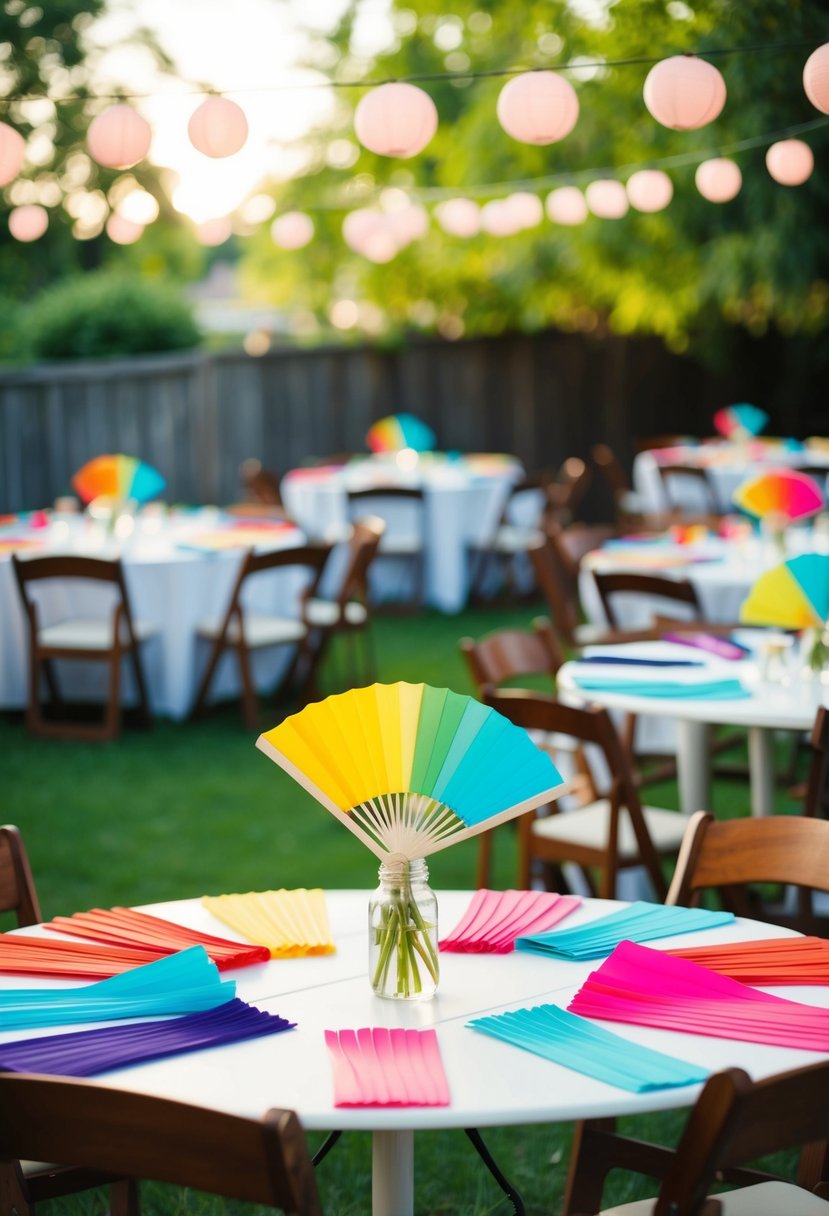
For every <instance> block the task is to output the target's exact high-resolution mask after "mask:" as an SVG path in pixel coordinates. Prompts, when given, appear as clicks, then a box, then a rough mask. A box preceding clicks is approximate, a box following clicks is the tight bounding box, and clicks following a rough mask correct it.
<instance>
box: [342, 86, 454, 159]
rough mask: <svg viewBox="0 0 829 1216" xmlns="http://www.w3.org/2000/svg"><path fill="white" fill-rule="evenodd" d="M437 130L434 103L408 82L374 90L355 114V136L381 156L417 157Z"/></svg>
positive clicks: (365, 146)
mask: <svg viewBox="0 0 829 1216" xmlns="http://www.w3.org/2000/svg"><path fill="white" fill-rule="evenodd" d="M437 129H438V112H437V109H436V107H435V103H434V102H433V101H432V99H431V97H430V96H429V94H428V93H425V92H424V91H423V89H419V88H418V87H417V85H414V84H407V83H406V82H405V81H397V82H392V83H390V84H381V85H379V86H378V87H377V88H376V89H372V90H371V92H370V93H366V94H365V96H364V97H361V98H360V101H359V103H358V105H357V109H356V110H355V112H354V134H355V135H356V136H357V138H358V139H359V141H360V143H361V144H362V145H363V147H364V148H368V150H369V151H370V152H376V153H377V155H378V156H397V157H400V158H405V157H408V156H417V154H418V152H422V151H423V149H424V148H425V147H426V145H427V144H428V143H430V141H431V140H432V138H433V136H434V134H435V132H436V131H437Z"/></svg>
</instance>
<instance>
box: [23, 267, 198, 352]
mask: <svg viewBox="0 0 829 1216" xmlns="http://www.w3.org/2000/svg"><path fill="white" fill-rule="evenodd" d="M26 319H27V331H28V338H29V342H28V345H29V352H30V353H31V355H32V356H33V357H34V358H37V359H95V358H101V357H104V356H107V355H136V354H148V353H151V352H156V351H167V350H182V349H186V348H187V347H191V346H197V345H198V344H199V342H200V341H201V334H200V332H199V328H198V326H197V325H196V322H195V320H194V318H193V313H192V310H191V308H190V306H189V304H188V303H187V301H186V300H185V299H184V297H183V296H182V294H181V293H180V292H179V291H177V290H176V289H174V288H172V287H168V286H165V285H162V284H159V283H150V282H147V281H145V280H143V279H137V278H132V277H127V276H125V275H123V274H113V273H112V272H111V271H100V272H95V273H93V274H89V275H85V276H84V277H83V278H80V279H69V280H66V281H65V282H62V283H58V284H56V285H55V286H54V287H50V288H48V289H47V290H46V291H44V292H42V293H41V295H40V296H38V297H37V299H35V301H34V302H33V303H32V304H31V305H30V307H29V310H28V315H27V318H26Z"/></svg>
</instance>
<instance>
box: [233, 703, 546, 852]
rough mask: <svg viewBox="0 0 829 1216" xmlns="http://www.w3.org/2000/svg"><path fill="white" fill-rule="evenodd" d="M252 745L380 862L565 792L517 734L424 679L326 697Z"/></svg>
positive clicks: (431, 847)
mask: <svg viewBox="0 0 829 1216" xmlns="http://www.w3.org/2000/svg"><path fill="white" fill-rule="evenodd" d="M256 745H257V747H258V748H260V750H261V751H263V752H264V753H265V755H267V756H269V757H270V758H271V759H272V760H273V761H275V762H276V763H277V764H278V765H280V767H282V768H284V769H285V770H286V772H288V773H290V775H291V776H292V777H293V778H294V779H295V780H296V781H297V782H299V784H300V785H302V786H303V787H304V788H305V789H306V790H308V791H309V793H311V794H312V795H313V796H314V797H315V798H316V799H317V801H318V802H320V803H322V805H323V806H324V807H326V809H327V810H329V811H330V812H331V814H332V815H334V816H335V817H336V818H337V819H339V820H340V822H341V823H343V824H344V825H345V826H346V827H347V828H348V829H349V831H350V832H353V833H354V835H355V836H357V837H358V839H360V840H361V841H362V842H363V843H364V844H365V845H367V847H368V848H369V849H371V851H372V852H373V853H374V854H376V856H378V857H379V858H381V859H383V858H385V857H387V856H388V855H389V854H396V855H397V856H402V857H405V858H409V859H412V858H415V857H427V856H429V855H430V854H431V853H435V852H437V851H438V850H439V849H442V848H445V847H446V846H447V845H450V844H454V843H456V842H457V841H460V840H466V839H468V838H469V837H471V836H475V835H477V834H478V833H479V832H483V831H486V830H487V829H489V828H492V827H495V826H496V825H497V824H499V823H504V822H505V821H506V820H508V819H512V818H514V817H515V816H516V815H521V814H523V812H524V811H530V810H533V809H535V808H536V807H538V806H542V805H543V804H545V803H548V802H550V801H551V800H552V799H554V798H557V797H558V796H559V795H560V794H562V793H563V792H564V789H565V787H564V783H563V781H562V778H561V775H560V773H559V772H558V770H557V769H556V767H555V765H554V764H553V762H552V760H551V759H550V757H549V755H547V754H546V753H545V752H542V751H540V750H539V749H538V748H537V747H536V746H535V744H534V743H533V742H532V740H531V739H530V737H529V735H528V734H527V732H526V731H525V730H523V729H522V728H521V727H518V726H515V725H514V724H513V723H512V722H510V721H508V719H506V718H505V717H504V716H503V715H502V714H500V713H498V712H497V711H496V710H494V709H491V708H489V707H488V706H486V705H483V704H481V702H480V701H476V700H475V699H474V698H473V697H467V696H463V695H462V694H460V693H456V692H452V691H451V690H450V689H447V688H432V687H431V686H430V685H428V684H407V683H402V682H401V683H398V684H372V685H371V686H370V687H368V688H354V689H351V691H350V692H345V693H340V694H339V695H337V696H332V697H328V698H327V699H326V700H324V701H319V702H317V703H315V704H313V705H307V706H306V707H305V709H303V710H301V711H300V712H299V713H298V714H294V715H293V716H292V717H289V718H286V719H285V721H284V722H282V723H280V725H279V726H276V727H274V728H273V730H269V731H266V732H265V734H263V735H260V737H259V739H258V740H257V744H256Z"/></svg>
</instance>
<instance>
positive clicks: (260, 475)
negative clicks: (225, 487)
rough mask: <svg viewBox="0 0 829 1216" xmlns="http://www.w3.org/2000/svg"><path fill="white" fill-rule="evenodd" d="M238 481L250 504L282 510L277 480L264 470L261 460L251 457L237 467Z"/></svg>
mask: <svg viewBox="0 0 829 1216" xmlns="http://www.w3.org/2000/svg"><path fill="white" fill-rule="evenodd" d="M239 480H240V481H241V483H242V488H243V490H244V492H245V497H246V498H247V499H249V500H250V502H252V503H257V504H259V505H260V506H265V507H278V508H280V509H281V508H282V494H281V492H280V489H279V478H278V477H277V475H276V474H275V473H272V472H271V471H270V470H269V469H266V468H265V467H264V465H263V464H262V461H261V460H257V459H256V458H255V457H253V456H251V457H249V458H248V459H247V460H243V461H242V463H241V465H240V466H239Z"/></svg>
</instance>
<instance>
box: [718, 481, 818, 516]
mask: <svg viewBox="0 0 829 1216" xmlns="http://www.w3.org/2000/svg"><path fill="white" fill-rule="evenodd" d="M732 500H733V502H734V503H735V505H736V506H738V507H741V508H742V509H743V510H744V511H747V512H748V513H749V514H750V515H753V516H755V518H756V519H765V518H766V517H767V516H771V515H776V516H779V517H780V518H781V519H784V520H786V521H787V522H789V523H791V522H792V521H793V520H795V519H806V518H808V516H810V515H816V514H817V512H818V511H821V510H822V509H823V506H824V499H823V493H822V491H821V489H820V486H819V485H818V483H817V482H816V481H815V479H814V478H813V477H809V476H808V474H806V473H800V472H798V471H797V470H796V469H769V470H768V471H767V472H765V473H760V474H758V476H756V477H751V478H749V480H748V481H744V482H743V483H742V485H739V486H738V487H737V489H736V490H735V491H734V494H733V499H732Z"/></svg>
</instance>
